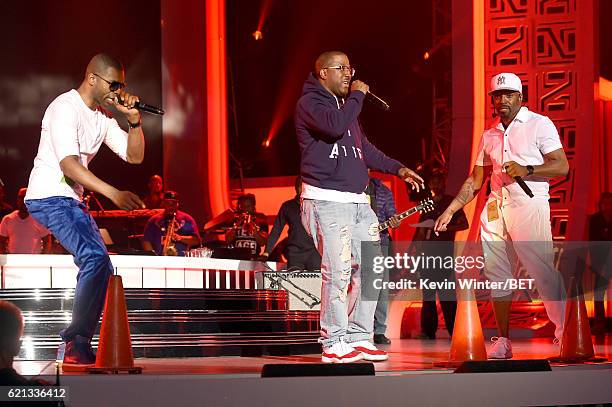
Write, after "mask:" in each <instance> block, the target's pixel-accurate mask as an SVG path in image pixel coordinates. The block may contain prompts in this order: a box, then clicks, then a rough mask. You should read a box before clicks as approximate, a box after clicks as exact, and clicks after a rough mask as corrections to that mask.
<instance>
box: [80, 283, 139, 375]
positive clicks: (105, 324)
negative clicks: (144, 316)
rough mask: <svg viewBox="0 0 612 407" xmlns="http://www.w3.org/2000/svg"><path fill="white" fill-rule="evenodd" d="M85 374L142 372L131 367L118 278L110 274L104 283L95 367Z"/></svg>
mask: <svg viewBox="0 0 612 407" xmlns="http://www.w3.org/2000/svg"><path fill="white" fill-rule="evenodd" d="M89 372H91V373H119V372H128V373H141V372H142V368H141V367H135V366H134V356H133V354H132V340H131V338H130V326H129V323H128V318H127V307H126V305H125V293H124V291H123V283H122V282H121V276H116V275H113V276H111V278H110V281H109V282H108V290H107V292H106V305H105V306H104V317H103V318H102V328H101V329H100V340H99V343H98V352H97V354H96V365H95V367H92V368H90V369H89Z"/></svg>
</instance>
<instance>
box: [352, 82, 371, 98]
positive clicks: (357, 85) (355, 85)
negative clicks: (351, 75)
mask: <svg viewBox="0 0 612 407" xmlns="http://www.w3.org/2000/svg"><path fill="white" fill-rule="evenodd" d="M356 90H358V91H359V92H363V93H364V94H366V95H367V94H368V92H369V91H370V87H369V86H368V85H366V84H365V82H362V81H360V80H354V81H353V82H351V92H354V91H356Z"/></svg>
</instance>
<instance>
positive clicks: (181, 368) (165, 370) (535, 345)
mask: <svg viewBox="0 0 612 407" xmlns="http://www.w3.org/2000/svg"><path fill="white" fill-rule="evenodd" d="M593 340H594V342H595V352H596V354H597V356H601V357H605V358H606V359H608V361H609V362H605V363H598V364H585V365H571V366H568V365H563V364H556V363H553V364H551V366H552V368H553V370H555V369H564V368H570V367H571V368H594V367H596V366H597V367H598V368H603V369H612V335H611V334H608V335H606V336H605V337H598V338H596V337H593ZM488 347H489V344H487V348H488ZM512 347H513V352H514V358H513V360H520V359H546V358H549V357H553V356H558V354H559V346H558V345H555V344H553V343H552V339H550V338H535V339H516V340H513V341H512ZM381 348H382V349H385V350H387V351H388V352H389V360H388V361H385V362H378V363H375V364H374V366H375V369H376V374H377V375H388V374H414V373H418V374H423V373H451V372H452V371H453V370H452V369H446V368H440V367H436V366H434V363H436V362H444V361H446V360H447V358H448V352H449V349H450V340H449V339H436V340H419V339H396V340H393V343H392V344H391V345H383V346H381ZM320 362H321V355H320V354H312V355H296V356H260V357H240V356H222V357H205V358H177V359H147V358H142V359H136V362H135V363H136V365H138V366H142V368H143V374H145V375H146V374H154V375H164V374H168V375H171V374H189V375H234V376H235V375H243V376H244V377H247V376H257V377H258V376H259V374H260V372H261V368H262V366H263V365H265V364H268V363H320ZM15 369H16V370H17V371H18V372H20V373H21V374H23V375H28V376H29V375H53V374H55V366H54V363H52V362H51V361H27V360H20V361H15ZM74 374H78V373H64V375H74Z"/></svg>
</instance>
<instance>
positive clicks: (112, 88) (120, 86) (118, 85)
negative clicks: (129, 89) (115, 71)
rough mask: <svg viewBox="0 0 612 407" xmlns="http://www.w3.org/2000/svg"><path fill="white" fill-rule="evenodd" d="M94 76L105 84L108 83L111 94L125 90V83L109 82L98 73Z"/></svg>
mask: <svg viewBox="0 0 612 407" xmlns="http://www.w3.org/2000/svg"><path fill="white" fill-rule="evenodd" d="M94 75H95V76H97V77H98V78H100V79H102V80H103V81H104V82H106V83H108V88H109V89H110V91H111V92H116V91H118V90H119V89H123V88H125V83H123V82H118V81H108V80H106V79H104V78H103V77H101V76H100V75H98V74H97V73H94Z"/></svg>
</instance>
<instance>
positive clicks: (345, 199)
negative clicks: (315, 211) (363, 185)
mask: <svg viewBox="0 0 612 407" xmlns="http://www.w3.org/2000/svg"><path fill="white" fill-rule="evenodd" d="M301 198H302V199H315V200H318V201H331V202H339V203H366V204H367V203H370V201H369V199H368V195H366V193H365V192H362V193H360V194H356V193H354V192H347V191H336V190H335V189H325V188H319V187H315V186H314V185H308V184H307V183H305V182H302V195H301Z"/></svg>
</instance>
